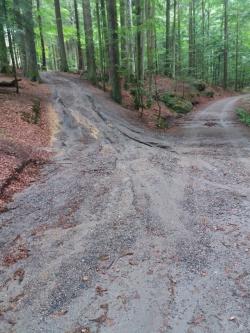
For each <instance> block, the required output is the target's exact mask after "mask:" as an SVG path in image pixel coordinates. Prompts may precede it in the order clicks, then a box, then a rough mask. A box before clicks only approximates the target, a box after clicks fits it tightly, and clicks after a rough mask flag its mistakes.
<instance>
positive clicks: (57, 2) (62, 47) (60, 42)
mask: <svg viewBox="0 0 250 333" xmlns="http://www.w3.org/2000/svg"><path fill="white" fill-rule="evenodd" d="M54 5H55V15H56V26H57V36H58V46H59V52H60V70H61V71H62V72H68V70H69V67H68V63H67V57H66V51H65V44H64V35H63V26H62V16H61V8H60V0H54Z"/></svg>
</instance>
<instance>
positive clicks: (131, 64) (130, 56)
mask: <svg viewBox="0 0 250 333" xmlns="http://www.w3.org/2000/svg"><path fill="white" fill-rule="evenodd" d="M126 29H127V31H128V33H127V43H126V47H127V61H128V63H127V71H126V85H127V84H128V83H129V82H130V81H131V79H132V77H134V72H135V59H134V49H133V32H132V4H131V0H126Z"/></svg>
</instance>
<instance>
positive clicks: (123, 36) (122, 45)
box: [120, 0, 127, 74]
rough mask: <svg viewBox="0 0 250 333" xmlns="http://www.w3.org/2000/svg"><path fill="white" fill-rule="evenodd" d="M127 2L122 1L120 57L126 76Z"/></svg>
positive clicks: (122, 70) (122, 69)
mask: <svg viewBox="0 0 250 333" xmlns="http://www.w3.org/2000/svg"><path fill="white" fill-rule="evenodd" d="M125 1H126V0H120V27H121V38H120V55H121V69H120V70H121V72H122V73H123V74H124V73H125V71H126V69H127V54H126V44H127V36H126V33H125V27H126V14H125V8H126V4H125Z"/></svg>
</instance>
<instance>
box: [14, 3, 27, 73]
mask: <svg viewBox="0 0 250 333" xmlns="http://www.w3.org/2000/svg"><path fill="white" fill-rule="evenodd" d="M13 5H14V6H13V7H14V16H15V21H16V26H17V29H16V30H17V31H16V36H17V43H18V48H19V51H20V59H21V67H22V70H23V73H24V74H25V73H27V61H26V58H27V57H26V49H25V32H24V25H23V18H22V14H21V7H20V3H19V0H13Z"/></svg>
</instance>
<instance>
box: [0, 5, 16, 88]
mask: <svg viewBox="0 0 250 333" xmlns="http://www.w3.org/2000/svg"><path fill="white" fill-rule="evenodd" d="M2 3H3V13H4V18H5V22H6V28H7V37H8V43H9V50H10V57H11V62H12V71H13V75H14V77H15V81H16V92H17V93H18V92H19V87H18V81H17V72H16V62H15V55H14V51H13V42H12V37H11V32H10V26H9V18H8V13H7V8H6V2H5V0H2Z"/></svg>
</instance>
